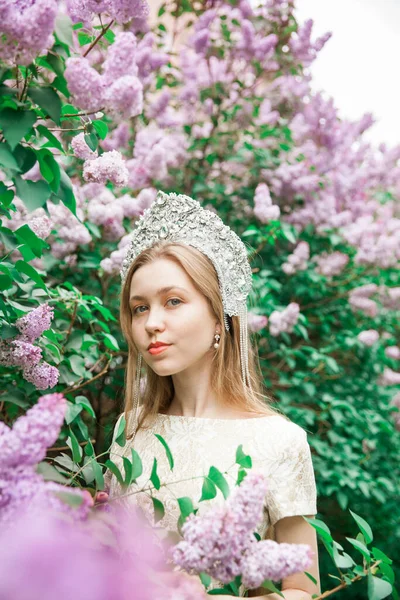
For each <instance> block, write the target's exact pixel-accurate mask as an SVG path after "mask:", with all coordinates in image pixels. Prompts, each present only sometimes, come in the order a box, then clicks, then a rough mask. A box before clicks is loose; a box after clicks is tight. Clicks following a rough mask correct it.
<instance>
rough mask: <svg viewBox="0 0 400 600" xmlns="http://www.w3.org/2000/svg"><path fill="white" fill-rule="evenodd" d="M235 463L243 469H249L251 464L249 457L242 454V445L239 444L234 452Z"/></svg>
mask: <svg viewBox="0 0 400 600" xmlns="http://www.w3.org/2000/svg"><path fill="white" fill-rule="evenodd" d="M236 463H237V464H238V465H240V466H241V467H243V468H244V469H251V467H252V466H253V462H252V460H251V456H249V455H248V454H245V453H244V452H243V445H242V444H240V446H238V448H237V450H236Z"/></svg>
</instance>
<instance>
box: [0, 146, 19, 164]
mask: <svg viewBox="0 0 400 600" xmlns="http://www.w3.org/2000/svg"><path fill="white" fill-rule="evenodd" d="M0 165H1V166H2V167H5V168H6V169H14V170H15V171H19V167H18V163H17V161H16V160H15V158H14V156H13V155H12V153H11V150H10V149H9V147H8V145H7V144H6V143H4V142H3V143H2V144H0Z"/></svg>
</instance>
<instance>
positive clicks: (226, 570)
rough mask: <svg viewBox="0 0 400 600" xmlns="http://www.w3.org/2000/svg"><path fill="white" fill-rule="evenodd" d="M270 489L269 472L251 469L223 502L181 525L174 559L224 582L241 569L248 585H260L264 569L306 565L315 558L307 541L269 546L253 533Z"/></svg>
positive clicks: (283, 570) (276, 575)
mask: <svg viewBox="0 0 400 600" xmlns="http://www.w3.org/2000/svg"><path fill="white" fill-rule="evenodd" d="M266 489H267V484H266V481H265V478H264V477H263V476H262V475H258V474H256V473H250V474H249V475H247V476H246V478H245V479H244V481H243V482H242V484H241V485H240V486H239V488H238V489H237V490H236V491H235V493H234V494H232V496H231V497H230V498H229V499H228V500H227V501H226V502H225V505H224V506H222V507H221V508H219V509H216V510H212V511H208V512H207V513H206V514H204V515H196V516H195V515H190V516H189V517H188V518H187V520H186V521H185V523H184V525H183V527H182V535H183V538H184V539H183V541H181V542H179V543H178V544H177V545H176V546H175V547H174V548H173V551H172V558H173V561H174V562H175V563H176V564H177V565H178V566H180V567H181V568H183V569H185V570H186V571H189V572H197V573H200V572H206V573H208V574H209V575H210V576H211V577H214V578H215V579H217V580H219V581H221V582H222V583H229V582H230V581H232V580H233V579H234V578H235V577H237V576H238V575H242V577H243V582H244V583H245V585H246V586H247V587H257V586H258V585H260V583H262V581H264V579H266V578H267V577H264V574H267V576H268V578H270V576H272V578H273V579H275V580H279V579H281V578H282V577H283V576H286V575H288V574H290V573H295V572H298V571H301V570H303V569H305V568H307V567H308V566H309V565H310V562H311V551H310V549H309V548H308V547H304V548H303V546H297V545H296V546H293V547H291V548H290V549H287V548H286V547H281V546H282V545H279V544H276V545H274V546H268V547H267V546H265V542H257V541H256V539H255V537H254V535H253V534H254V531H255V530H256V528H257V526H258V524H259V522H260V520H261V518H262V511H263V506H264V499H265V493H266ZM283 546H286V545H283ZM258 548H259V549H260V552H258ZM266 558H267V560H265V559H266ZM263 564H264V565H265V564H266V565H267V568H264V566H263ZM257 576H258V577H261V581H260V582H259V580H258V579H257V581H256V577H257Z"/></svg>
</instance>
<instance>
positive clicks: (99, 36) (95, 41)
mask: <svg viewBox="0 0 400 600" xmlns="http://www.w3.org/2000/svg"><path fill="white" fill-rule="evenodd" d="M113 23H114V19H113V20H112V21H110V22H109V24H108V25H107V26H106V28H105V29H102V30H101V31H100V33H99V35H98V36H97V38H96V39H95V40H94V41H93V42H92V43H91V44H90V46H89V48H88V49H87V50H86V52H84V53H83V57H84V58H85V56H87V55H88V54H89V52H90V51H91V50H92V48H94V46H95V45H96V44H97V42H98V41H99V40H101V38H102V37H103V35H105V34H106V33H107V31H108V30H109V29H110V27H111V25H112V24H113Z"/></svg>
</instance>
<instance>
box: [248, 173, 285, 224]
mask: <svg viewBox="0 0 400 600" xmlns="http://www.w3.org/2000/svg"><path fill="white" fill-rule="evenodd" d="M280 214H281V212H280V209H279V206H277V205H276V204H272V199H271V195H270V192H269V189H268V186H267V184H266V183H259V184H258V186H257V187H256V191H255V195H254V215H255V216H256V217H257V219H259V221H261V223H269V221H274V220H276V219H279V216H280Z"/></svg>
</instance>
